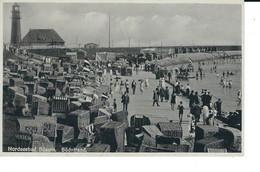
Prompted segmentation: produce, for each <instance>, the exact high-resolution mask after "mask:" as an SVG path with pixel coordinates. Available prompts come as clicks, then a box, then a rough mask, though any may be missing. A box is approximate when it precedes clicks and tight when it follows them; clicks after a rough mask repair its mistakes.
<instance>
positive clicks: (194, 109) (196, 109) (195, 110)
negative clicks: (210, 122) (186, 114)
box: [190, 103, 201, 123]
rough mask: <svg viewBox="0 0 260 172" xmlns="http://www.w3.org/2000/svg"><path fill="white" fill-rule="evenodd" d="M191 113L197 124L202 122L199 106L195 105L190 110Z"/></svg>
mask: <svg viewBox="0 0 260 172" xmlns="http://www.w3.org/2000/svg"><path fill="white" fill-rule="evenodd" d="M190 113H191V114H192V115H194V117H195V122H196V123H197V122H199V121H200V114H201V107H200V106H199V104H195V103H193V104H192V106H191V108H190Z"/></svg>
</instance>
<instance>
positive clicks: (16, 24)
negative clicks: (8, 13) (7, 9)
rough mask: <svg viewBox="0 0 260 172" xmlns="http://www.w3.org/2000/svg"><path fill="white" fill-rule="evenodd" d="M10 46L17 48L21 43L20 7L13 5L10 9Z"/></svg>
mask: <svg viewBox="0 0 260 172" xmlns="http://www.w3.org/2000/svg"><path fill="white" fill-rule="evenodd" d="M11 19H12V32H11V45H13V46H15V47H18V46H19V44H20V42H21V23H20V19H21V17H20V6H19V5H18V4H17V3H15V4H14V5H13V7H12V18H11Z"/></svg>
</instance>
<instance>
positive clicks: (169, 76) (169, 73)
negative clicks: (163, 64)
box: [168, 72, 172, 82]
mask: <svg viewBox="0 0 260 172" xmlns="http://www.w3.org/2000/svg"><path fill="white" fill-rule="evenodd" d="M171 77H172V73H171V72H168V80H169V82H171Z"/></svg>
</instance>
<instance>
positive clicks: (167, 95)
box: [165, 86, 170, 102]
mask: <svg viewBox="0 0 260 172" xmlns="http://www.w3.org/2000/svg"><path fill="white" fill-rule="evenodd" d="M169 97H170V90H169V88H168V86H167V87H166V89H165V101H166V102H168V100H169Z"/></svg>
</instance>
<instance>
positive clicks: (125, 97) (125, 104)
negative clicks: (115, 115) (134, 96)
mask: <svg viewBox="0 0 260 172" xmlns="http://www.w3.org/2000/svg"><path fill="white" fill-rule="evenodd" d="M121 102H122V103H123V111H127V107H128V104H129V102H130V99H129V96H128V94H127V92H125V94H123V95H122V97H121Z"/></svg>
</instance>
